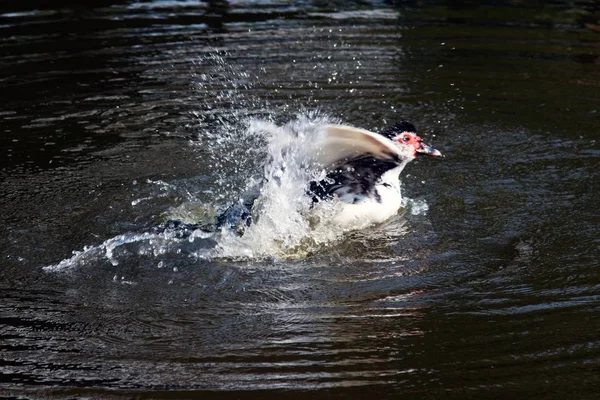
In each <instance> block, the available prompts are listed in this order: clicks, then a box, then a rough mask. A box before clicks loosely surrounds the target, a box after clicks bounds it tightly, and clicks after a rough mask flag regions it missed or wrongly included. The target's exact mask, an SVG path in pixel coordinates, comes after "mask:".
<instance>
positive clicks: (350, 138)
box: [216, 120, 442, 236]
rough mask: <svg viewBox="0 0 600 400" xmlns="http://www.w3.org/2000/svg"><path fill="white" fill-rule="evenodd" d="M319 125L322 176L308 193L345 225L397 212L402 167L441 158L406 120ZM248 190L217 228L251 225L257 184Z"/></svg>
mask: <svg viewBox="0 0 600 400" xmlns="http://www.w3.org/2000/svg"><path fill="white" fill-rule="evenodd" d="M323 130H324V139H323V141H322V142H321V143H318V144H317V145H315V146H314V148H312V149H311V151H313V152H314V153H315V154H314V158H315V160H316V161H317V165H319V166H320V167H321V168H322V169H323V171H324V176H323V178H322V179H319V180H313V181H311V182H309V184H308V186H307V188H306V194H307V196H309V197H310V198H311V201H312V204H313V207H314V208H319V207H320V206H322V205H323V204H327V203H332V202H334V203H336V205H337V207H336V213H335V214H334V215H333V216H332V217H331V221H328V222H329V223H331V224H333V225H335V226H338V227H340V228H343V229H344V230H348V229H350V230H352V229H362V228H364V227H367V226H369V225H373V224H377V223H382V222H384V221H386V220H387V219H389V218H391V217H392V216H394V215H396V214H397V213H398V211H399V210H400V208H401V206H402V196H401V193H400V179H399V178H400V173H401V172H402V170H403V169H404V167H405V166H406V165H407V164H408V163H409V162H410V161H412V160H414V159H415V158H417V157H420V156H429V157H434V158H437V157H442V153H441V152H440V151H439V150H437V149H435V148H433V147H432V146H430V145H428V144H426V143H424V142H423V140H422V139H421V137H419V136H418V134H417V129H416V128H415V126H414V125H413V124H412V123H411V122H410V121H406V120H402V121H400V122H398V123H395V124H393V125H392V126H389V127H387V128H385V129H383V130H381V131H380V132H371V131H369V130H366V129H362V128H357V127H354V126H350V125H341V124H327V125H325V126H324V127H323ZM250 192H251V194H250V195H249V196H248V195H246V196H245V199H243V200H240V201H239V202H237V203H235V204H233V205H232V206H230V207H229V208H228V209H227V210H226V211H225V212H224V213H223V214H221V215H220V216H219V217H217V220H216V226H217V227H225V228H227V229H231V230H233V231H234V232H236V233H237V234H239V235H240V236H241V235H243V233H244V231H245V229H246V228H247V227H249V226H250V225H251V224H252V218H253V217H252V208H253V205H254V202H255V200H256V198H257V197H258V194H259V192H260V189H259V188H254V190H251V191H250Z"/></svg>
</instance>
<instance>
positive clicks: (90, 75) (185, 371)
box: [0, 1, 600, 399]
mask: <svg viewBox="0 0 600 400" xmlns="http://www.w3.org/2000/svg"><path fill="white" fill-rule="evenodd" d="M74 3H75V2H70V3H68V2H65V4H64V5H61V6H60V7H59V6H56V7H55V8H39V5H35V4H29V3H28V2H27V1H24V2H19V3H17V2H8V3H7V4H6V5H4V6H3V7H4V11H2V14H0V53H1V54H2V58H1V61H0V93H1V97H0V121H1V122H0V130H1V132H2V133H1V135H0V145H1V149H2V157H0V205H1V211H2V212H1V215H0V257H1V262H0V268H1V269H0V274H1V281H0V291H1V294H2V301H1V303H0V316H1V318H2V319H1V322H0V337H1V341H0V346H1V347H0V348H1V350H0V394H1V395H12V396H17V397H19V398H28V397H31V398H38V397H40V396H48V397H69V398H82V397H87V398H93V397H111V396H113V397H123V398H128V397H133V396H137V397H142V398H148V397H152V398H165V397H177V398H190V397H200V396H202V395H203V394H206V393H205V392H214V393H216V394H217V395H218V396H225V395H228V396H229V397H238V396H239V397H244V398H248V397H256V398H264V397H273V398H280V397H281V396H283V395H296V396H306V397H308V396H318V397H334V396H343V397H349V398H359V397H365V398H366V397H369V398H392V397H393V398H408V397H413V398H427V399H429V398H431V399H433V398H452V399H465V398H494V399H497V398H540V399H551V398H556V399H564V398H576V399H592V398H598V397H599V396H600V394H599V393H600V339H599V338H600V323H599V322H598V316H599V315H600V302H599V300H600V269H599V262H598V257H599V252H598V248H599V245H600V240H599V236H598V232H599V228H598V223H599V220H600V219H599V212H598V195H599V193H600V191H599V189H600V181H599V177H600V172H599V171H600V168H599V167H600V163H599V158H600V151H599V149H598V142H597V140H598V139H599V137H600V128H599V127H600V33H599V32H598V31H596V30H595V28H596V27H597V25H600V22H598V21H600V16H599V14H598V10H597V9H595V5H594V2H584V1H581V2H576V3H573V2H564V3H563V2H560V1H554V2H549V3H548V4H546V5H543V4H541V3H534V2H515V4H508V3H507V4H504V3H503V2H495V3H491V2H490V3H486V4H485V5H483V6H482V5H481V4H479V3H477V4H474V5H472V6H469V5H463V6H461V7H453V6H448V5H447V4H446V3H444V2H435V3H417V2H415V3H412V2H409V3H406V4H404V3H403V4H401V5H393V4H392V3H391V2H373V3H365V2H356V3H354V2H320V1H314V2H294V3H288V2H266V1H265V2H262V1H260V2H252V1H239V2H234V3H233V4H232V5H231V7H230V8H229V10H227V9H226V8H224V7H223V5H222V4H213V5H212V6H208V5H207V4H206V3H201V2H196V1H187V2H183V1H181V2H177V1H153V2H139V3H136V2H123V3H122V4H111V2H95V3H94V5H88V6H81V5H77V4H74ZM213 3H219V2H213ZM46 6H47V4H46ZM314 110H318V111H319V113H320V115H325V116H327V117H329V118H334V119H338V120H340V121H342V122H345V123H348V124H353V125H356V126H361V127H365V128H368V129H377V128H381V127H383V126H385V125H386V124H387V123H391V122H394V121H396V120H398V119H400V118H407V119H410V120H412V121H413V122H414V123H415V124H416V125H417V127H419V128H420V131H421V133H422V136H423V137H425V138H427V139H428V141H430V142H433V144H434V145H435V146H436V147H437V148H439V149H440V150H442V151H443V152H444V153H445V155H446V157H445V158H444V159H443V160H440V161H438V162H430V161H428V160H424V161H416V162H414V163H412V164H411V165H409V166H408V167H407V169H406V170H405V172H404V174H403V178H402V186H403V193H404V195H405V196H406V197H407V198H408V199H410V201H409V202H408V203H407V210H406V211H405V213H404V215H402V216H398V217H397V218H395V219H393V220H392V221H389V222H388V223H386V224H384V225H383V226H376V227H372V228H369V229H367V230H365V231H361V232H355V233H352V234H348V235H346V236H345V237H344V238H343V239H342V240H340V241H337V242H335V243H333V244H330V245H327V246H323V247H322V248H320V249H317V250H316V251H315V250H314V249H313V251H311V252H309V254H307V255H305V256H302V257H260V258H252V257H246V258H227V257H213V258H211V257H198V256H197V250H198V248H199V247H202V246H205V245H206V243H204V242H203V240H204V239H203V238H198V239H197V240H192V241H190V240H187V239H186V238H183V239H181V240H180V241H177V240H174V238H173V237H169V238H164V237H162V238H161V237H160V236H159V235H158V234H157V233H156V232H157V231H156V226H158V225H159V224H160V223H161V222H163V221H164V219H165V218H166V217H165V215H172V214H173V210H177V209H178V208H177V207H181V206H182V205H186V204H193V205H196V206H198V205H202V204H209V205H211V206H212V207H216V208H219V207H223V206H224V205H226V204H227V202H228V201H230V200H231V196H232V195H233V193H235V190H236V189H239V188H240V187H241V186H242V184H243V182H244V180H245V179H247V178H248V177H249V176H251V173H249V172H248V171H246V169H249V168H251V167H252V166H256V163H258V162H259V161H260V160H256V159H255V158H257V157H258V154H259V153H260V151H257V152H256V157H255V156H254V155H255V153H253V152H252V151H254V150H255V149H256V148H257V147H260V143H258V142H256V141H253V139H252V138H248V137H242V135H241V134H240V140H239V143H238V142H237V141H236V140H235V139H236V137H237V135H238V132H242V131H243V129H244V124H245V122H246V121H248V120H249V119H268V120H272V121H275V122H278V123H285V122H288V121H292V120H294V119H296V118H298V115H307V114H310V112H311V111H314ZM220 134H223V135H225V136H227V137H228V139H227V141H224V142H219V141H218V137H219V135H220ZM238 144H239V145H238ZM246 150H248V151H249V153H247V152H246ZM215 152H220V154H215ZM225 154H226V155H227V156H225ZM227 182H229V186H228V185H227V184H226V183H227ZM128 235H129V236H128ZM132 235H133V236H132ZM136 235H137V236H136ZM144 235H156V236H152V237H151V238H150V239H144V237H145V236H144ZM132 237H133V238H134V239H135V240H131V241H130V242H127V240H126V239H127V238H130V239H131V238H132ZM167 239H168V240H167ZM111 240H112V241H111ZM119 240H120V242H119V243H117V244H118V245H117V244H115V247H114V251H115V255H114V257H113V258H111V257H108V256H107V255H106V252H105V250H107V248H108V247H110V245H111V243H113V242H114V241H119ZM102 246H104V247H102ZM84 249H86V251H84V252H83V253H80V254H83V255H82V256H80V258H77V256H75V257H73V253H72V252H73V251H78V252H81V251H82V250H84ZM61 262H62V264H61ZM61 266H62V267H61ZM48 267H50V268H48Z"/></svg>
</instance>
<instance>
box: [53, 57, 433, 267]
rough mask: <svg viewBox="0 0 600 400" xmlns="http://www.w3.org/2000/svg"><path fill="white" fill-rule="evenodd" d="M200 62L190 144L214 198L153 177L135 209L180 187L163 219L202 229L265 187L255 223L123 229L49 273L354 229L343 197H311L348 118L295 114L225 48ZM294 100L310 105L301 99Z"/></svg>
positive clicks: (330, 236) (239, 249) (276, 247)
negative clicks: (333, 133)
mask: <svg viewBox="0 0 600 400" xmlns="http://www.w3.org/2000/svg"><path fill="white" fill-rule="evenodd" d="M198 69H199V72H198V73H197V74H194V76H193V85H194V86H195V87H196V88H197V89H198V91H201V92H203V93H206V94H207V95H206V96H204V97H203V99H204V100H203V101H201V102H200V103H199V104H198V111H197V112H196V113H195V115H196V117H197V121H198V126H197V130H198V137H197V140H195V141H191V142H190V146H191V148H192V149H193V150H194V151H195V152H196V154H197V155H198V160H199V165H200V166H201V168H204V169H205V171H204V172H203V176H205V177H206V176H208V177H210V179H212V182H211V184H210V187H211V189H210V195H209V196H204V197H203V198H200V197H198V196H197V194H195V191H194V190H193V188H191V189H190V188H189V187H188V186H190V185H191V186H194V183H195V181H190V180H188V181H186V182H181V181H175V182H163V181H148V183H149V184H152V185H153V186H155V187H157V188H158V189H156V190H158V192H157V193H154V194H153V195H152V193H151V194H150V196H148V194H144V195H143V197H140V198H136V199H134V200H133V201H132V207H136V206H138V205H139V204H140V203H146V202H150V201H151V198H152V196H154V197H161V196H162V197H164V196H166V195H167V194H168V193H172V192H173V193H178V196H176V197H181V198H183V199H184V201H183V202H180V203H179V204H177V205H174V206H173V207H172V208H171V209H170V211H169V212H167V213H166V214H165V216H164V220H165V221H166V220H177V221H180V222H182V223H184V224H198V226H202V225H204V224H207V223H210V222H211V221H214V219H215V216H216V215H219V214H220V213H222V212H223V211H224V210H225V209H227V207H229V206H230V205H231V204H232V203H235V202H238V201H240V198H242V197H243V196H244V193H245V192H248V191H252V190H258V197H257V198H256V200H255V201H254V206H253V207H252V214H253V215H252V217H253V221H254V222H253V224H252V225H251V226H250V227H248V228H247V229H246V230H245V232H244V234H243V235H242V236H239V235H238V234H236V233H235V232H233V231H230V230H227V229H225V228H223V229H220V230H218V231H216V232H207V231H206V230H204V229H202V228H198V227H197V226H196V227H195V228H193V227H191V226H188V227H187V228H185V229H184V230H183V231H181V230H180V231H178V230H177V229H175V230H172V229H166V230H164V231H160V229H156V230H154V231H152V232H142V233H125V234H122V235H118V236H115V237H113V238H110V239H108V240H106V241H104V242H103V243H101V244H99V245H95V246H88V247H85V248H84V249H83V250H82V251H75V252H73V256H72V257H70V258H67V259H65V260H62V261H61V262H59V263H58V264H56V265H51V266H47V267H45V270H47V271H59V270H68V269H72V268H75V267H79V266H84V265H86V264H92V265H97V264H98V263H104V262H108V263H110V265H112V266H117V265H119V263H121V262H122V261H123V260H125V259H128V257H156V258H158V259H159V260H157V261H160V258H161V257H163V256H165V255H169V254H171V255H173V254H174V255H176V256H177V257H182V256H183V257H193V258H196V259H203V260H213V259H219V258H228V259H231V258H233V259H260V258H299V257H305V256H307V255H310V254H313V253H315V252H317V251H319V250H321V249H323V248H325V247H328V246H334V245H336V244H337V243H340V242H341V241H342V240H344V235H345V234H346V233H347V232H348V231H349V230H352V227H351V226H348V227H345V228H341V227H339V226H336V225H334V224H333V223H332V222H331V221H332V219H333V218H332V217H333V216H334V215H335V214H336V213H337V212H339V210H340V208H341V204H339V202H338V201H332V202H325V204H323V203H320V204H319V207H315V208H313V205H312V202H311V199H310V196H307V195H306V189H307V187H308V184H309V182H310V181H312V180H320V179H323V178H324V177H325V175H326V171H325V170H324V169H323V168H322V166H320V165H318V163H317V161H316V156H317V154H318V152H319V151H320V148H321V145H322V144H323V141H324V138H325V131H324V126H325V125H326V124H329V123H340V122H343V121H336V120H334V119H333V118H331V117H330V116H328V115H324V114H323V113H320V112H318V111H310V112H307V111H300V112H299V113H297V114H295V116H292V117H290V116H289V115H287V109H288V108H285V109H282V108H281V107H276V106H273V105H271V104H270V103H269V99H268V98H259V97H256V95H255V94H253V91H252V90H251V89H252V87H253V84H254V82H255V81H256V80H257V79H258V78H257V77H255V76H251V75H250V74H249V73H248V72H245V71H240V70H238V69H237V68H236V67H235V64H233V63H231V62H228V61H227V55H226V54H216V53H214V54H210V55H207V56H206V57H204V58H202V59H201V60H198ZM286 107H289V108H294V109H296V110H302V107H301V106H297V107H295V106H294V105H293V104H290V105H287V106H286ZM282 121H287V122H283V123H282ZM206 168H208V171H206ZM204 183H206V182H204ZM257 188H258V189H257ZM156 190H155V191H156ZM206 194H207V193H204V195H206ZM403 205H404V207H406V208H408V209H409V210H410V211H411V213H412V214H419V213H424V212H426V211H427V204H426V203H425V202H414V201H411V200H410V199H405V200H404V203H403ZM382 229H383V228H382ZM403 232H405V227H404V226H403V227H402V234H404V233H403ZM392 235H393V234H392Z"/></svg>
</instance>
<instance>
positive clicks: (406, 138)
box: [402, 135, 410, 142]
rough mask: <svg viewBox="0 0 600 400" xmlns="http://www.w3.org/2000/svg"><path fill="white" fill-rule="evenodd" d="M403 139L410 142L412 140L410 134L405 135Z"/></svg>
mask: <svg viewBox="0 0 600 400" xmlns="http://www.w3.org/2000/svg"><path fill="white" fill-rule="evenodd" d="M402 140H404V141H405V142H408V141H409V140H410V136H408V135H406V136H403V137H402Z"/></svg>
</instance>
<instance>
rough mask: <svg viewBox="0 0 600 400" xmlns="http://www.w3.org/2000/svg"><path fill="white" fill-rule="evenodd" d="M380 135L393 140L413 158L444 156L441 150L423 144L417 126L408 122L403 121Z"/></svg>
mask: <svg viewBox="0 0 600 400" xmlns="http://www.w3.org/2000/svg"><path fill="white" fill-rule="evenodd" d="M380 134H381V135H383V136H385V137H387V138H388V139H390V140H392V141H393V142H394V143H395V144H396V145H398V146H400V147H402V148H404V149H406V151H407V152H408V153H410V154H412V156H413V157H417V156H418V155H419V154H424V155H428V156H432V157H441V156H442V153H441V152H440V151H439V150H436V149H434V148H433V147H431V146H429V145H428V144H425V143H423V139H421V138H420V137H419V136H418V135H417V129H416V128H415V126H414V125H413V124H412V123H410V122H408V121H401V122H399V123H397V124H394V125H392V126H390V127H389V128H387V129H384V130H383V131H381V132H380Z"/></svg>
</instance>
